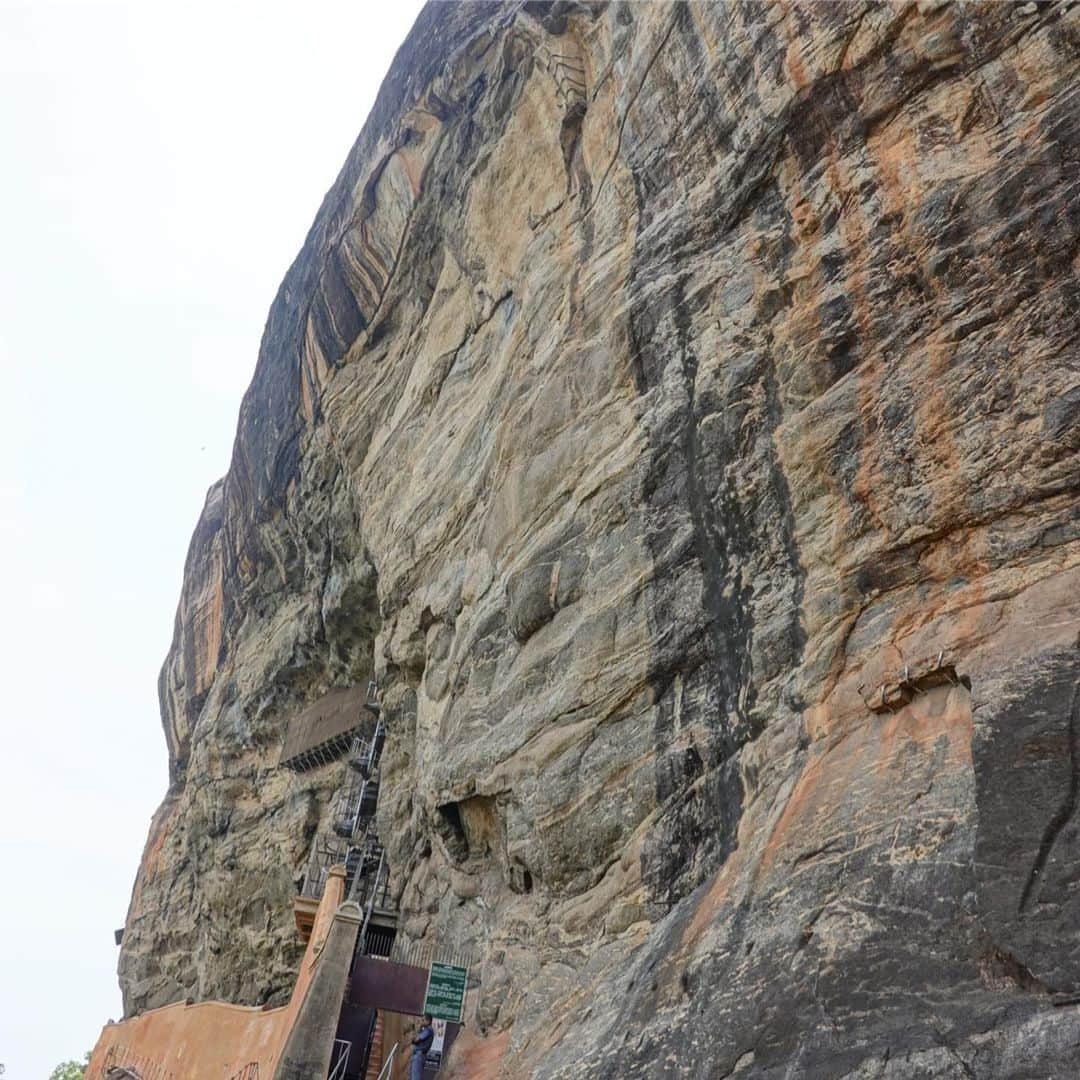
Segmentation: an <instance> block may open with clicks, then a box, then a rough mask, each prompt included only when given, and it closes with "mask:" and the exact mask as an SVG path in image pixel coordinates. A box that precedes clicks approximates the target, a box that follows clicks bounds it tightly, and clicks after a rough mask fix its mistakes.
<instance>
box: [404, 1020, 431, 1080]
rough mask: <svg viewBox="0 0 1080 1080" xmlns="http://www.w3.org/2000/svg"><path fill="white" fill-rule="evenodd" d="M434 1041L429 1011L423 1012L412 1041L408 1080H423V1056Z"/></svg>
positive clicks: (425, 1055)
mask: <svg viewBox="0 0 1080 1080" xmlns="http://www.w3.org/2000/svg"><path fill="white" fill-rule="evenodd" d="M434 1041H435V1029H434V1028H433V1027H432V1026H431V1013H424V1022H423V1023H422V1024H421V1025H420V1030H419V1031H418V1032H417V1033H416V1038H415V1039H413V1041H412V1061H410V1062H409V1080H424V1058H426V1057H427V1053H428V1051H429V1050H430V1049H431V1044H432V1043H433V1042H434Z"/></svg>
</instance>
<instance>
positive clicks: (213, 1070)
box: [86, 867, 345, 1080]
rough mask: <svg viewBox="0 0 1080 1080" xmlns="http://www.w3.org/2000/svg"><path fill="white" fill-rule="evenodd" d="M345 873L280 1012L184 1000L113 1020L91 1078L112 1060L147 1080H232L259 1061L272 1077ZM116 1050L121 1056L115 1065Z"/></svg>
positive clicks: (335, 876)
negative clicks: (138, 1070) (113, 1054)
mask: <svg viewBox="0 0 1080 1080" xmlns="http://www.w3.org/2000/svg"><path fill="white" fill-rule="evenodd" d="M344 893H345V873H344V870H343V869H341V868H339V867H335V868H334V869H333V870H331V872H330V875H329V877H328V878H327V882H326V890H325V892H324V893H323V898H322V901H321V902H320V904H319V910H318V913H317V914H316V916H315V926H314V929H313V932H312V935H311V940H310V941H309V942H308V947H307V952H306V953H305V954H304V959H303V962H302V963H301V965H300V972H299V974H298V975H297V978H296V985H295V986H294V987H293V992H292V997H291V998H290V999H289V1004H288V1005H283V1006H281V1007H280V1008H277V1009H261V1008H252V1007H249V1006H245V1005H230V1004H228V1003H226V1002H222V1001H206V1002H201V1003H199V1004H195V1005H185V1004H184V1003H182V1002H180V1003H177V1004H175V1005H166V1006H164V1007H163V1008H161V1009H153V1010H152V1011H150V1012H146V1013H143V1014H142V1015H140V1016H133V1017H131V1018H130V1019H127V1020H123V1021H121V1022H120V1023H119V1024H106V1025H105V1027H104V1028H103V1029H102V1032H101V1037H100V1038H99V1039H98V1042H97V1046H95V1047H94V1052H93V1054H92V1055H91V1057H90V1065H89V1067H88V1068H87V1070H86V1078H87V1080H102V1078H103V1077H104V1075H105V1070H106V1068H107V1067H108V1065H109V1064H117V1065H123V1064H125V1060H124V1059H125V1057H126V1058H127V1059H129V1062H128V1063H131V1064H138V1065H140V1066H141V1071H143V1073H144V1075H146V1074H147V1073H149V1076H148V1077H147V1080H229V1078H230V1077H232V1076H234V1075H235V1074H236V1073H238V1072H240V1071H241V1070H242V1069H243V1068H244V1067H245V1066H247V1065H249V1064H251V1063H253V1062H254V1063H257V1064H258V1067H259V1076H260V1078H261V1080H270V1078H271V1077H272V1076H273V1073H274V1068H275V1067H276V1065H277V1062H278V1058H279V1057H280V1056H281V1051H282V1049H283V1048H284V1046H285V1040H286V1039H287V1038H288V1036H289V1032H290V1031H291V1030H292V1027H293V1024H294V1023H295V1022H296V1016H297V1013H298V1012H299V1010H300V1006H301V1004H302V1003H303V1000H304V997H305V996H306V994H307V992H308V988H309V987H310V985H311V979H312V976H313V974H314V972H315V968H316V967H317V966H318V962H319V957H320V955H321V953H322V948H323V945H324V943H325V942H326V937H327V934H328V932H329V930H330V924H331V922H332V920H333V918H334V912H335V911H336V910H337V908H338V905H339V904H340V903H341V901H342V899H343V898H344ZM114 1047H116V1048H118V1049H117V1054H118V1055H119V1056H117V1057H116V1058H115V1060H114V1061H112V1062H110V1061H109V1060H108V1058H109V1052H110V1050H112V1049H113V1048H114Z"/></svg>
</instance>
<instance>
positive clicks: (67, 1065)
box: [49, 1050, 90, 1080]
mask: <svg viewBox="0 0 1080 1080" xmlns="http://www.w3.org/2000/svg"><path fill="white" fill-rule="evenodd" d="M89 1064H90V1051H89V1050H88V1051H87V1052H86V1057H84V1058H83V1059H82V1063H81V1064H80V1063H79V1062H77V1061H63V1062H61V1063H60V1064H59V1065H57V1066H56V1068H55V1069H53V1071H52V1072H51V1073H50V1074H49V1080H83V1077H84V1076H85V1075H86V1066H87V1065H89Z"/></svg>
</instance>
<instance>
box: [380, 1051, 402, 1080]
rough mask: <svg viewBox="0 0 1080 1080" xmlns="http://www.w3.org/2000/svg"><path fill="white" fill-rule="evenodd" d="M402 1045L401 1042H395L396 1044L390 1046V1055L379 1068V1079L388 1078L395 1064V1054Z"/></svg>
mask: <svg viewBox="0 0 1080 1080" xmlns="http://www.w3.org/2000/svg"><path fill="white" fill-rule="evenodd" d="M400 1045H401V1044H400V1043H394V1045H393V1046H392V1047H391V1048H390V1055H389V1057H387V1059H386V1060H385V1061H384V1062H383V1067H382V1068H381V1069H380V1070H379V1076H378V1080H386V1078H387V1077H388V1076H389V1075H390V1070H391V1068H392V1067H393V1065H394V1056H395V1055H396V1054H397V1049H398V1046H400Z"/></svg>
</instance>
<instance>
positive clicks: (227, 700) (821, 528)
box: [120, 0, 1080, 1078]
mask: <svg viewBox="0 0 1080 1080" xmlns="http://www.w3.org/2000/svg"><path fill="white" fill-rule="evenodd" d="M1078 75H1080V8H1078V7H1075V6H1071V5H1070V4H1069V3H1027V4H942V3H936V2H920V3H895V4H893V3H885V4H881V3H873V4H865V3H854V2H853V3H850V4H837V3H821V4H814V3H809V2H806V3H783V2H779V0H778V2H775V3H746V4H661V3H655V4H611V5H605V4H599V3H554V4H552V3H536V2H528V3H506V4H492V3H487V4H484V3H472V4H463V5H451V4H432V5H429V6H428V7H427V8H426V9H425V10H424V11H423V13H422V14H421V16H420V17H419V19H418V21H417V24H416V26H415V28H414V29H413V31H412V33H411V34H410V36H409V38H408V39H407V41H406V42H405V44H404V45H403V47H402V49H401V51H400V52H399V54H398V56H397V58H396V59H395V61H394V63H393V66H392V67H391V69H390V72H389V74H388V76H387V79H386V81H385V83H384V85H383V88H382V91H381V93H380V95H379V98H378V101H377V103H376V105H375V108H374V110H373V112H372V114H371V116H370V117H369V118H368V120H367V123H366V124H365V126H364V128H363V131H362V133H361V135H360V138H359V140H358V142H357V143H356V145H355V147H354V149H353V150H352V152H351V153H350V155H349V158H348V160H347V162H346V163H345V166H344V168H343V170H342V172H341V174H340V175H339V177H338V178H337V180H336V182H335V183H334V185H333V187H332V188H331V190H330V192H329V193H328V194H327V196H326V199H325V201H324V203H323V205H322V207H321V209H320V211H319V214H318V216H317V218H316V220H315V223H314V225H313V227H312V229H311V232H310V234H309V236H308V238H307V241H306V243H305V245H304V248H303V250H302V251H301V253H300V255H299V256H298V258H297V260H296V262H295V263H294V264H293V266H292V267H291V268H290V270H289V271H288V273H287V275H286V277H285V280H284V282H283V284H282V286H281V288H280V291H279V293H278V295H277V297H276V299H275V300H274V303H273V306H272V308H271V311H270V315H269V319H268V323H267V327H266V331H265V334H264V337H263V341H262V345H261V349H260V351H259V357H258V363H257V367H256V370H255V375H254V378H253V381H252V383H251V387H250V389H249V390H248V393H247V395H246V396H245V398H244V402H243V405H242V408H241V413H240V420H239V428H238V431H237V436H236V443H235V449H234V454H233V460H232V465H231V467H230V470H229V473H228V475H227V476H226V477H225V478H224V480H223V481H222V482H221V483H219V484H218V485H216V486H215V487H214V488H213V489H212V490H211V492H210V494H209V496H208V498H207V502H206V507H205V510H204V512H203V515H202V518H201V519H200V521H199V524H198V526H197V528H196V531H195V536H194V539H193V541H192V545H191V551H190V555H189V558H188V563H187V567H186V571H185V579H184V586H183V592H182V596H181V600H180V605H179V611H178V613H177V618H176V630H175V637H174V642H173V647H172V649H171V651H170V653H169V656H168V658H167V660H166V663H165V666H164V669H163V671H162V675H161V682H160V694H161V703H162V713H163V721H164V726H165V732H166V736H167V738H168V742H169V748H170V754H171V760H172V784H171V787H170V790H169V792H168V794H167V796H166V798H165V800H164V802H163V804H162V806H161V808H160V810H159V811H158V813H157V815H156V817H155V819H154V822H153V824H152V827H151V833H150V837H149V840H148V844H147V848H146V852H145V855H144V858H143V862H142V866H141V869H140V872H139V875H138V879H137V881H136V885H135V889H134V894H133V898H132V904H131V911H130V913H129V918H128V922H127V930H126V936H125V941H124V948H123V952H122V957H121V963H120V968H121V982H122V986H123V989H124V995H125V1003H126V1007H127V1009H128V1010H129V1011H130V1010H134V1009H140V1008H145V1007H148V1006H151V1005H156V1004H161V1003H164V1002H166V1001H170V1000H175V999H177V998H182V997H186V996H189V995H190V996H195V997H202V996H211V995H212V996H221V997H228V998H232V999H236V1000H242V1001H247V1002H253V1003H255V1002H263V1001H274V1002H277V1001H280V1000H281V999H282V996H283V995H284V994H285V992H286V991H287V988H288V986H289V985H290V984H291V979H292V974H293V970H294V966H295V964H296V961H297V958H298V955H299V948H298V944H297V942H296V935H295V930H294V927H293V922H292V913H291V902H292V897H293V895H294V893H295V884H296V879H297V877H298V876H299V874H300V873H301V872H302V868H303V864H304V860H305V859H306V857H307V853H308V848H309V846H310V844H311V841H312V837H313V836H314V835H315V834H316V831H317V830H319V829H321V828H323V827H325V824H326V820H327V815H328V813H329V811H328V804H329V800H330V798H331V796H332V795H333V791H334V787H335V785H336V784H337V783H338V782H339V780H340V778H341V773H340V770H339V769H337V768H334V767H333V766H329V767H327V768H325V769H322V770H316V771H314V772H311V773H304V774H301V775H298V776H294V775H293V774H291V773H287V772H284V771H282V770H278V769H276V767H275V766H276V764H277V753H278V749H279V747H280V744H281V738H282V734H283V732H284V729H285V725H286V724H287V722H288V719H289V717H290V716H291V715H293V714H295V713H296V712H297V711H298V710H300V709H302V708H303V707H305V706H306V705H308V704H309V703H310V702H312V701H313V700H315V699H316V698H318V696H319V695H320V694H322V693H324V692H325V691H326V690H328V689H330V688H332V687H336V686H342V685H350V684H354V683H357V682H360V681H361V680H363V679H366V677H367V675H368V672H369V671H370V670H372V669H374V671H375V672H376V674H377V676H378V678H379V680H380V683H381V686H382V693H383V699H384V703H385V715H386V717H387V720H388V724H389V734H388V739H387V748H386V752H385V757H384V766H383V776H382V781H383V782H382V794H381V796H380V804H379V828H380V833H381V835H382V836H383V838H384V840H385V841H386V842H387V844H388V853H389V856H390V865H391V870H392V882H393V890H394V893H395V895H396V896H397V897H398V899H399V904H400V908H401V911H402V920H403V922H402V925H403V926H404V929H405V931H406V932H407V934H408V935H409V936H410V937H413V938H416V939H418V940H419V939H422V940H443V941H452V942H453V943H454V944H455V945H457V946H459V947H469V948H474V949H476V950H477V951H478V952H479V954H480V956H481V957H482V963H481V965H480V970H479V974H480V986H479V988H478V990H477V991H476V993H474V994H473V995H472V997H471V999H470V1004H471V1009H472V1015H471V1016H470V1024H469V1027H468V1029H467V1033H466V1034H465V1035H464V1036H463V1037H462V1039H461V1040H459V1054H460V1057H459V1070H460V1071H461V1074H462V1075H468V1076H482V1075H490V1076H496V1075H506V1076H527V1075H534V1076H538V1077H555V1076H587V1075H595V1076H638V1075H640V1076H683V1075H685V1076H699V1077H724V1076H740V1075H745V1076H755V1077H770V1078H771V1077H781V1076H783V1077H804V1076H805V1077H809V1076H819V1077H825V1076H828V1077H840V1076H847V1077H916V1076H931V1075H932V1076H935V1077H953V1076H955V1077H972V1076H978V1077H1002V1076H1040V1077H1042V1076H1066V1075H1073V1074H1074V1072H1075V1061H1076V1055H1077V1052H1078V1049H1077V1048H1078V1047H1080V1005H1078V1004H1077V1003H1078V1002H1080V871H1078V869H1077V867H1078V866H1080V821H1078V820H1077V802H1078V798H1080V796H1078V791H1080V699H1078V689H1077V687H1078V685H1080V650H1078V644H1080V642H1078V631H1080V500H1078V492H1080V455H1078V451H1080V348H1078V346H1077V340H1078V330H1080V286H1078V284H1077V282H1078V277H1077V272H1078V269H1080V79H1078Z"/></svg>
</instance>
